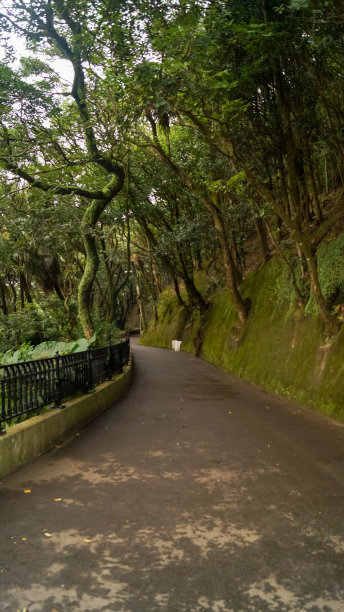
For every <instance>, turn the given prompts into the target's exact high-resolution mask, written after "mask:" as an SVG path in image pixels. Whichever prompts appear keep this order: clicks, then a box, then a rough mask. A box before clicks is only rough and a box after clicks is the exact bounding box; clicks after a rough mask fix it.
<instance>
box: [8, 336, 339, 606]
mask: <svg viewBox="0 0 344 612" xmlns="http://www.w3.org/2000/svg"><path fill="white" fill-rule="evenodd" d="M134 355H135V370H134V383H133V386H132V387H131V389H129V391H128V392H127V393H126V395H125V397H124V398H123V399H122V400H121V401H120V402H119V403H118V404H117V405H116V406H114V407H113V408H112V409H111V410H110V411H108V412H107V413H105V414H104V415H103V416H102V417H100V418H99V419H97V420H96V421H94V422H93V423H91V424H90V425H89V426H88V427H86V428H85V429H83V430H82V431H80V433H79V434H77V435H75V436H73V437H72V438H71V439H70V440H67V441H65V442H64V444H62V445H59V447H57V448H55V449H54V450H53V451H52V452H50V453H48V454H46V455H45V456H43V457H40V458H39V459H37V460H36V461H34V462H32V463H31V464H29V465H27V466H25V467H24V468H22V469H20V470H18V471H17V472H16V473H14V474H12V475H11V476H9V477H7V478H6V479H3V482H2V483H1V485H0V520H1V547H0V610H1V612H5V611H6V612H7V611H9V612H16V611H17V610H20V611H22V610H27V611H28V612H65V611H72V612H74V611H79V610H80V611H83V612H104V611H106V612H265V611H269V612H270V611H277V612H287V611H292V612H297V611H302V612H304V611H305V612H343V610H344V469H343V468H344V428H343V426H341V425H339V424H336V423H334V422H331V421H329V420H328V419H326V418H324V417H322V416H319V415H317V414H314V413H312V412H311V411H308V410H306V409H304V408H301V407H299V406H298V405H296V404H294V403H290V402H287V401H285V400H282V399H279V398H275V397H272V396H270V395H269V394H267V393H265V392H263V391H260V390H258V389H256V388H254V387H253V386H251V385H248V384H246V383H244V382H241V381H239V380H237V379H235V378H234V377H232V376H230V375H228V374H225V373H223V372H221V371H220V370H218V369H217V368H215V367H214V366H212V365H210V364H208V363H205V362H203V361H201V360H198V359H196V358H195V357H193V356H191V355H189V354H186V353H183V352H180V353H178V352H177V353H175V352H172V351H168V350H164V349H155V348H147V347H141V346H136V345H135V346H134Z"/></svg>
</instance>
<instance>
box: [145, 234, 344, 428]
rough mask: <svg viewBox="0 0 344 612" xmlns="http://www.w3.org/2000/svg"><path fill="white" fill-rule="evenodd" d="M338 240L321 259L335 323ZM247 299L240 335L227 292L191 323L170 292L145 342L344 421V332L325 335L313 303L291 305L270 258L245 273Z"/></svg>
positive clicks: (340, 283) (286, 284)
mask: <svg viewBox="0 0 344 612" xmlns="http://www.w3.org/2000/svg"><path fill="white" fill-rule="evenodd" d="M343 247H344V240H343V236H340V237H339V238H337V240H335V241H333V242H331V243H330V244H329V245H323V247H321V250H320V251H319V255H318V261H319V268H320V277H321V279H322V286H323V290H324V293H325V295H326V297H327V299H328V300H329V301H331V303H332V309H333V317H335V318H337V319H338V321H339V323H340V322H341V319H342V314H341V313H342V303H343V301H344V299H343V298H344V273H343V267H342V266H341V264H340V262H342V261H343V251H342V249H343ZM241 289H242V293H243V296H244V297H249V298H250V299H251V312H250V316H249V319H248V322H247V324H246V326H245V328H244V329H240V327H239V326H238V321H237V315H236V312H235V309H234V307H233V305H232V303H231V301H230V298H229V295H228V292H227V291H219V292H216V293H214V294H212V295H211V296H208V299H209V307H208V309H207V311H206V313H205V314H203V315H202V316H201V315H200V314H199V313H194V315H193V317H192V319H191V320H190V319H188V318H187V316H186V314H185V310H184V309H183V308H182V307H181V306H180V305H179V304H178V301H177V298H176V296H175V295H174V294H173V291H172V289H167V290H165V291H164V293H163V294H162V296H161V298H160V302H159V307H158V316H159V319H158V322H157V323H154V322H153V321H152V322H151V325H150V327H149V329H148V331H147V332H146V333H145V334H144V336H143V337H142V339H141V342H142V343H143V344H149V345H154V346H161V347H170V346H171V341H172V339H179V340H182V349H183V350H185V351H188V352H191V353H194V354H196V355H198V356H200V357H202V358H203V359H206V360H208V361H210V362H212V363H214V364H216V365H217V366H219V367H221V368H222V369H224V370H227V371H230V372H232V373H234V374H236V375H238V376H240V377H242V378H244V379H246V380H249V381H251V382H253V383H254V384H257V385H259V386H260V387H262V388H264V389H266V390H269V391H272V392H275V393H278V394H283V395H286V396H288V397H289V398H292V399H295V400H297V401H299V402H302V403H304V404H306V405H308V406H310V407H313V408H315V409H317V410H319V411H321V412H323V413H326V414H329V415H331V416H334V417H336V418H338V419H341V420H344V389H343V385H342V380H343V374H344V342H343V341H344V327H343V326H341V327H340V326H339V331H338V333H337V334H336V335H335V336H333V337H326V335H325V333H324V330H323V325H322V323H321V320H320V318H319V316H318V314H317V312H316V309H315V307H314V304H313V301H312V298H310V300H309V301H308V304H307V305H306V308H304V307H303V306H302V305H300V303H299V302H298V300H297V299H296V296H295V292H294V290H293V286H292V283H291V279H290V275H289V271H288V268H287V266H286V264H285V262H284V261H283V260H281V259H279V258H276V257H275V258H273V259H272V260H270V261H269V262H268V263H267V264H265V265H264V266H263V267H262V268H261V269H259V270H254V271H252V272H251V273H249V274H248V276H247V278H246V279H245V280H244V282H243V284H242V287H241Z"/></svg>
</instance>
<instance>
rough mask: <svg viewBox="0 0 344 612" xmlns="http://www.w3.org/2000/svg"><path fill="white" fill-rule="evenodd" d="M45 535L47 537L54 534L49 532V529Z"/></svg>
mask: <svg viewBox="0 0 344 612" xmlns="http://www.w3.org/2000/svg"><path fill="white" fill-rule="evenodd" d="M44 535H45V537H46V538H51V537H52V535H53V534H52V533H49V531H45V532H44Z"/></svg>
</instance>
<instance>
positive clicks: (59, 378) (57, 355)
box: [55, 351, 64, 408]
mask: <svg viewBox="0 0 344 612" xmlns="http://www.w3.org/2000/svg"><path fill="white" fill-rule="evenodd" d="M55 359H56V400H55V408H64V405H63V404H62V400H63V392H62V376H63V375H62V372H61V369H60V353H59V352H58V351H56V353H55Z"/></svg>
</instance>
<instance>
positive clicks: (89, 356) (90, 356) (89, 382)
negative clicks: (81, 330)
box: [87, 349, 93, 389]
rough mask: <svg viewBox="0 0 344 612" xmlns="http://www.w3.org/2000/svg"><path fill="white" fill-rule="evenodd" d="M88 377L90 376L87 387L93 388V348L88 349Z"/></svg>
mask: <svg viewBox="0 0 344 612" xmlns="http://www.w3.org/2000/svg"><path fill="white" fill-rule="evenodd" d="M87 377H88V381H87V382H88V384H87V388H88V389H92V388H93V372H92V350H91V349H88V350H87Z"/></svg>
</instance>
